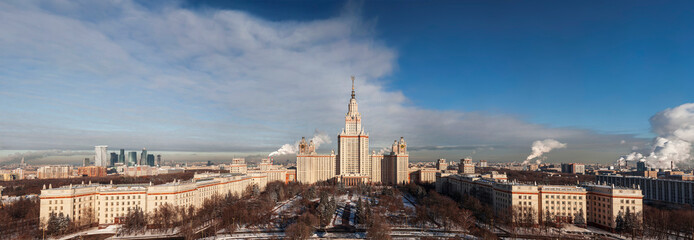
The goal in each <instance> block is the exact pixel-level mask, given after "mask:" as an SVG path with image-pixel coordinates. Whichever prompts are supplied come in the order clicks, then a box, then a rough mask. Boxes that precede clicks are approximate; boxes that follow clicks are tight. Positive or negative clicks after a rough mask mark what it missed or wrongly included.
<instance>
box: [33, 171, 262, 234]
mask: <svg viewBox="0 0 694 240" xmlns="http://www.w3.org/2000/svg"><path fill="white" fill-rule="evenodd" d="M253 185H256V186H258V187H259V189H261V190H263V189H264V188H265V186H266V185H267V175H266V174H249V175H235V174H196V175H195V177H194V178H193V180H191V181H186V182H181V181H180V180H179V181H174V182H170V183H166V184H161V185H151V184H92V183H91V182H90V183H88V184H79V185H69V186H63V187H59V188H52V187H51V186H50V185H49V187H48V188H46V187H45V186H44V189H43V190H41V195H40V220H41V222H42V223H44V224H45V223H46V221H47V220H48V218H49V216H50V214H51V213H55V214H60V213H62V214H63V215H64V216H67V217H69V218H70V219H72V221H74V222H75V223H77V224H78V225H84V224H89V223H92V222H96V223H99V224H101V225H108V224H117V223H119V222H120V221H122V220H123V219H124V217H125V216H126V214H127V213H128V212H129V211H132V210H134V209H136V208H140V209H142V211H143V212H145V213H151V212H153V211H154V210H155V209H157V208H158V207H160V206H162V205H164V204H170V205H172V206H174V207H179V206H182V207H188V206H200V205H202V204H203V202H204V201H205V199H208V198H211V197H212V196H214V195H220V196H224V195H225V194H227V193H232V194H241V193H242V192H243V191H244V190H246V188H248V187H249V186H253ZM43 226H45V225H43Z"/></svg>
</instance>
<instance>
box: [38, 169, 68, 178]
mask: <svg viewBox="0 0 694 240" xmlns="http://www.w3.org/2000/svg"><path fill="white" fill-rule="evenodd" d="M36 175H37V177H38V178H39V179H48V178H69V177H70V175H72V167H70V166H42V167H39V168H38V169H37V170H36Z"/></svg>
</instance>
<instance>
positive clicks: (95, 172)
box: [77, 166, 106, 177]
mask: <svg viewBox="0 0 694 240" xmlns="http://www.w3.org/2000/svg"><path fill="white" fill-rule="evenodd" d="M77 175H78V176H80V177H106V167H97V166H87V167H80V168H77Z"/></svg>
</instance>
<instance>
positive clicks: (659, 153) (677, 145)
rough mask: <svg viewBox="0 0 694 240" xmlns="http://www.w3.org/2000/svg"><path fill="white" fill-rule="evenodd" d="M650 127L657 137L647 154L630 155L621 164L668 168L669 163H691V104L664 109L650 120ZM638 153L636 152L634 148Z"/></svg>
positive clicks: (693, 118) (693, 128) (693, 107)
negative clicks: (644, 163)
mask: <svg viewBox="0 0 694 240" xmlns="http://www.w3.org/2000/svg"><path fill="white" fill-rule="evenodd" d="M650 121H651V128H652V130H653V132H654V133H656V134H658V137H656V138H654V139H653V144H652V146H651V148H650V151H648V152H643V153H641V152H632V153H630V154H628V155H625V156H622V157H621V158H620V161H637V160H638V161H645V162H646V164H648V165H649V166H651V167H654V168H664V169H669V168H670V167H671V165H672V164H674V165H675V166H678V165H681V164H691V162H690V160H691V159H692V155H691V154H692V143H693V142H694V103H685V104H682V105H680V106H677V107H675V108H668V109H665V110H663V111H661V112H659V113H657V114H655V115H653V117H651V119H650ZM634 150H637V149H634Z"/></svg>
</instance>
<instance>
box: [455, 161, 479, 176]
mask: <svg viewBox="0 0 694 240" xmlns="http://www.w3.org/2000/svg"><path fill="white" fill-rule="evenodd" d="M458 173H462V174H473V173H475V164H474V163H472V159H469V158H463V159H460V164H459V165H458Z"/></svg>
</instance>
